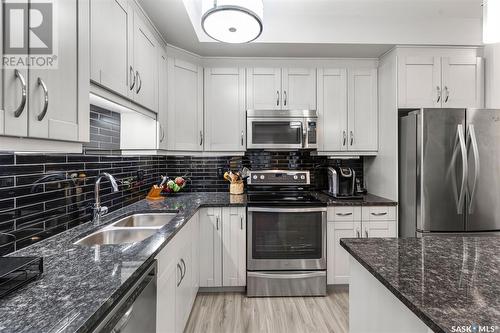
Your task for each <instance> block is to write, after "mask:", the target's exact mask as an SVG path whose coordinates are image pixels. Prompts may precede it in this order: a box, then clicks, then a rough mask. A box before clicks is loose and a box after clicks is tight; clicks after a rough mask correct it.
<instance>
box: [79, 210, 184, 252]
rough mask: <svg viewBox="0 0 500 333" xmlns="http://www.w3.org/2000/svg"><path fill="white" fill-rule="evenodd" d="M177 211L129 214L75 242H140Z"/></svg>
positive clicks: (101, 243) (100, 243)
mask: <svg viewBox="0 0 500 333" xmlns="http://www.w3.org/2000/svg"><path fill="white" fill-rule="evenodd" d="M177 213H178V212H177V211H175V212H166V213H147V214H134V215H130V216H127V217H124V218H122V219H120V220H118V221H116V222H114V223H112V224H110V225H109V226H107V227H104V228H103V229H100V230H98V231H96V232H94V233H91V234H90V235H88V236H85V237H83V238H81V239H79V240H77V241H76V242H75V244H76V245H86V246H94V245H109V244H127V243H136V242H140V241H143V240H145V239H146V238H148V237H150V236H152V235H153V234H155V233H156V232H157V231H158V229H159V228H161V227H163V226H164V225H165V224H167V223H168V222H170V221H171V220H172V219H173V218H174V217H175V216H176V215H177Z"/></svg>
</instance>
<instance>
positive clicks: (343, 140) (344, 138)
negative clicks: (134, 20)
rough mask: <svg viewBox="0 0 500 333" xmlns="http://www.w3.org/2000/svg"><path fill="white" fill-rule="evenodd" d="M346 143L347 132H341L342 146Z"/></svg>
mask: <svg viewBox="0 0 500 333" xmlns="http://www.w3.org/2000/svg"><path fill="white" fill-rule="evenodd" d="M346 143H347V132H346V131H342V146H343V147H345V145H346Z"/></svg>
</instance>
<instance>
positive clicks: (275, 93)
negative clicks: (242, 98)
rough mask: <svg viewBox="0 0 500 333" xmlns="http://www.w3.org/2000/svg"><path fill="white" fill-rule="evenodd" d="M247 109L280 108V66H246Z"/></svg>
mask: <svg viewBox="0 0 500 333" xmlns="http://www.w3.org/2000/svg"><path fill="white" fill-rule="evenodd" d="M246 97H247V109H249V110H280V109H281V68H247V93H246Z"/></svg>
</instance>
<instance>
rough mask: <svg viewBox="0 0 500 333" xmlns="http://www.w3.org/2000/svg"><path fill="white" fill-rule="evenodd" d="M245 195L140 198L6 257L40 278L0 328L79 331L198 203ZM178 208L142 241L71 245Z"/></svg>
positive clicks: (2, 310)
mask: <svg viewBox="0 0 500 333" xmlns="http://www.w3.org/2000/svg"><path fill="white" fill-rule="evenodd" d="M316 195H318V197H319V198H320V199H321V200H322V201H323V202H324V203H325V204H327V205H367V204H371V205H383V204H390V205H392V204H395V203H393V202H392V201H389V200H387V199H383V198H380V197H375V196H372V195H368V196H366V197H365V199H366V200H364V201H360V200H356V201H341V202H338V201H335V200H334V199H333V198H331V197H328V196H327V195H325V194H321V193H319V192H316ZM246 203H247V202H246V195H229V194H228V193H213V192H204V193H186V194H177V195H176V196H172V197H168V198H166V199H164V200H160V201H147V200H142V201H139V202H137V203H134V204H132V205H129V206H127V207H124V208H122V209H119V210H117V211H114V212H112V213H110V214H108V215H106V216H104V217H103V219H102V223H101V226H99V227H95V226H94V225H93V224H92V223H90V222H89V223H85V224H83V225H81V226H78V227H76V228H73V229H70V230H68V231H65V232H63V233H61V234H58V235H55V236H53V237H51V238H49V239H46V240H43V241H41V242H39V243H36V244H34V245H32V246H29V247H27V248H24V249H22V250H20V251H17V252H15V253H12V254H11V256H42V257H43V259H44V274H43V276H42V277H41V278H40V279H39V280H37V281H35V282H32V283H30V284H29V285H27V286H25V287H23V288H22V289H20V290H18V291H16V292H14V293H12V294H11V295H9V296H7V297H6V298H3V299H1V300H0V332H8V333H17V332H19V333H21V332H23V333H24V332H85V331H88V330H89V329H90V328H92V327H93V326H94V325H95V324H96V323H97V322H98V321H99V320H100V319H101V318H102V317H103V314H104V313H106V311H107V310H109V307H110V306H111V305H112V304H113V303H114V302H115V301H116V300H117V299H118V298H120V297H122V296H123V294H124V293H125V292H126V291H127V290H128V289H129V288H130V287H131V286H132V284H133V282H134V281H135V280H136V279H137V278H138V277H139V276H140V275H141V273H142V272H143V271H144V269H146V268H147V267H148V266H149V264H150V263H151V262H152V261H153V259H154V258H155V257H156V255H157V254H158V253H159V252H160V251H161V249H162V248H163V247H164V246H165V245H166V244H167V243H168V241H169V240H170V239H171V238H172V237H173V236H174V235H175V234H176V233H177V232H178V231H179V230H180V229H181V228H182V226H184V224H185V223H186V222H187V221H189V219H190V218H191V217H192V216H193V215H194V214H195V213H196V212H197V210H198V209H199V208H200V207H210V206H211V207H221V206H233V205H234V206H245V205H246ZM177 210H178V211H179V213H178V214H177V215H176V217H175V218H173V219H172V220H171V221H170V222H169V223H168V224H166V225H165V226H163V227H162V228H160V229H158V231H157V232H156V233H155V234H154V235H153V236H151V237H149V238H147V239H146V240H144V241H142V242H138V243H134V244H132V245H131V244H122V245H106V246H100V247H87V246H82V245H74V244H73V243H74V242H75V241H76V240H77V239H79V238H81V237H83V236H85V235H88V234H90V233H92V232H94V231H96V229H100V228H102V227H103V226H105V225H107V224H110V223H112V222H114V221H116V220H118V219H119V218H122V217H124V216H127V215H131V214H135V213H146V212H161V211H177Z"/></svg>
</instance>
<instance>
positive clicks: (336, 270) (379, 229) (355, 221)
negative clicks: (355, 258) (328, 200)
mask: <svg viewBox="0 0 500 333" xmlns="http://www.w3.org/2000/svg"><path fill="white" fill-rule="evenodd" d="M327 218H328V226H327V283H328V284H348V283H349V278H350V273H349V272H350V259H349V257H350V255H349V253H347V251H346V250H345V249H344V248H343V247H342V246H341V245H340V239H341V238H374V237H397V231H396V229H397V228H396V227H397V220H396V207H394V206H373V207H331V208H328V214H327Z"/></svg>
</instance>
